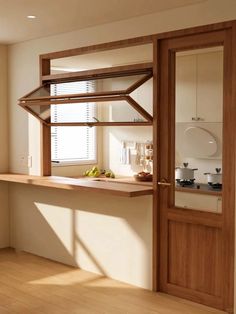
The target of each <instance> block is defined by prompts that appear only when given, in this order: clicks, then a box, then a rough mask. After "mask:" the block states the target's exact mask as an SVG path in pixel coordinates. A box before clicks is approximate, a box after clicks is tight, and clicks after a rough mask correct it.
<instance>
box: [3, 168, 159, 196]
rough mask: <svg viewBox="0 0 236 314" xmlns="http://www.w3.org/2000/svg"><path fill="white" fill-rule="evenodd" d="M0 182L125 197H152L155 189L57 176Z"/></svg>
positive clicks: (19, 177) (15, 176)
mask: <svg viewBox="0 0 236 314" xmlns="http://www.w3.org/2000/svg"><path fill="white" fill-rule="evenodd" d="M0 181H5V182H13V183H22V184H28V185H35V186H42V187H48V188H57V189H63V190H70V191H89V192H98V193H104V194H109V195H117V196H124V197H137V196H143V195H152V194H153V188H152V186H148V185H140V184H129V183H123V182H117V181H116V182H110V181H96V180H87V179H86V178H79V179H73V178H66V177H57V176H48V177H46V176H45V177H41V176H31V175H23V174H11V173H6V174H0Z"/></svg>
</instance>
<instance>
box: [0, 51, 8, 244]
mask: <svg viewBox="0 0 236 314" xmlns="http://www.w3.org/2000/svg"><path fill="white" fill-rule="evenodd" d="M7 62H8V60H7V47H6V46H4V45H0V144H1V149H0V172H7V171H8V104H7ZM7 246H9V211H8V185H7V184H6V183H2V182H1V183H0V248H3V247H7Z"/></svg>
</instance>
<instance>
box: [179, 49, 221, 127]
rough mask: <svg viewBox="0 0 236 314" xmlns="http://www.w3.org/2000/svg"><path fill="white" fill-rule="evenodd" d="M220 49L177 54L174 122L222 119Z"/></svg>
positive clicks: (218, 120) (216, 120)
mask: <svg viewBox="0 0 236 314" xmlns="http://www.w3.org/2000/svg"><path fill="white" fill-rule="evenodd" d="M222 60H223V51H213V52H207V53H198V54H191V55H179V56H178V57H177V61H176V122H197V121H198V122H222V114H223V62H222Z"/></svg>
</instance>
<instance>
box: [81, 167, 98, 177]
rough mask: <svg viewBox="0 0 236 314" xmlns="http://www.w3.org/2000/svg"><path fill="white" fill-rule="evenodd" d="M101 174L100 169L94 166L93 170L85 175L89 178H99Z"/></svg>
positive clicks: (87, 171)
mask: <svg viewBox="0 0 236 314" xmlns="http://www.w3.org/2000/svg"><path fill="white" fill-rule="evenodd" d="M100 174H101V172H100V170H99V168H98V167H96V166H94V167H93V168H91V169H89V170H86V171H85V173H84V175H85V176H87V177H99V176H100Z"/></svg>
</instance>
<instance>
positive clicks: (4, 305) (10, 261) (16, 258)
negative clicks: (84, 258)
mask: <svg viewBox="0 0 236 314" xmlns="http://www.w3.org/2000/svg"><path fill="white" fill-rule="evenodd" d="M5 313H8V314H9V313H10V314H14V313H19V314H31V313H32V314H42V313H43V314H77V313H79V314H93V313H94V314H213V313H214V314H220V313H224V312H221V311H217V310H214V309H211V308H208V307H205V306H201V305H198V304H194V303H192V302H189V301H185V300H181V299H178V298H175V297H171V296H167V295H165V294H161V293H153V292H151V291H147V290H144V289H140V288H137V287H134V286H131V285H128V284H124V283H121V282H119V281H115V280H112V279H109V278H105V277H102V276H99V275H96V274H93V273H89V272H86V271H83V270H80V269H77V268H73V267H69V266H66V265H63V264H59V263H56V262H53V261H50V260H47V259H44V258H41V257H38V256H34V255H32V254H28V253H24V252H20V253H19V252H18V253H16V252H15V251H14V250H13V249H2V250H0V314H5Z"/></svg>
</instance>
